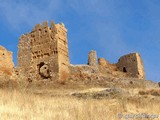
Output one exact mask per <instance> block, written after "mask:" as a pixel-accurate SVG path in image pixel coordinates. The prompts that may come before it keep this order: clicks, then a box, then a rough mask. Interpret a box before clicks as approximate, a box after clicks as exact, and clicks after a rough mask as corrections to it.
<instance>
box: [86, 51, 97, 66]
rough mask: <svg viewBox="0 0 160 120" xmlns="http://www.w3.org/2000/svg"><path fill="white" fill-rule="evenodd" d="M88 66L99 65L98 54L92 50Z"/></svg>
mask: <svg viewBox="0 0 160 120" xmlns="http://www.w3.org/2000/svg"><path fill="white" fill-rule="evenodd" d="M88 65H90V66H95V65H97V53H96V51H94V50H91V51H90V52H89V54H88Z"/></svg>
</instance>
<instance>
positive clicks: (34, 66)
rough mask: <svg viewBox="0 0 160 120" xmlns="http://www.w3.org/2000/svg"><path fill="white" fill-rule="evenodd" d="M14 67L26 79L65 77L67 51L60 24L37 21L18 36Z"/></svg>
mask: <svg viewBox="0 0 160 120" xmlns="http://www.w3.org/2000/svg"><path fill="white" fill-rule="evenodd" d="M18 50H19V51H18V70H19V72H21V73H23V74H26V75H27V77H28V79H36V80H41V79H67V78H68V76H69V65H70V61H69V53H68V40H67V29H66V28H65V26H64V24H63V23H61V24H55V23H54V22H53V21H52V22H51V27H49V26H48V22H44V23H43V24H42V25H41V24H37V25H36V26H35V27H34V29H33V30H32V31H31V32H30V33H27V34H24V35H22V36H21V37H20V39H19V45H18Z"/></svg>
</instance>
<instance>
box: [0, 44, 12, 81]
mask: <svg viewBox="0 0 160 120" xmlns="http://www.w3.org/2000/svg"><path fill="white" fill-rule="evenodd" d="M13 70H14V63H13V61H12V52H10V51H7V50H6V49H5V48H4V47H2V46H0V78H4V77H5V76H7V77H9V78H10V77H11V76H12V73H13Z"/></svg>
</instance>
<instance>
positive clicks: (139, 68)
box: [117, 53, 145, 79]
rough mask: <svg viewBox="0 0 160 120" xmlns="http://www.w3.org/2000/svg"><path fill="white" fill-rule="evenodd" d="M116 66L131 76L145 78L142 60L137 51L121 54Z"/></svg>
mask: <svg viewBox="0 0 160 120" xmlns="http://www.w3.org/2000/svg"><path fill="white" fill-rule="evenodd" d="M117 67H118V69H119V70H121V71H123V72H125V73H129V74H130V75H131V76H132V77H136V78H140V79H145V71H144V66H143V61H142V59H141V56H140V54H138V53H131V54H128V55H125V56H122V57H121V58H120V59H119V61H118V63H117Z"/></svg>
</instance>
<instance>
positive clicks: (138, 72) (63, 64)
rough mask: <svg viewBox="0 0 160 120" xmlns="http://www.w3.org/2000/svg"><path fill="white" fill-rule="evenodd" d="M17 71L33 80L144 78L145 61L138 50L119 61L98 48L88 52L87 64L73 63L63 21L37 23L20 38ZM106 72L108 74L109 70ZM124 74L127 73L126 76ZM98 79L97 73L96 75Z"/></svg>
mask: <svg viewBox="0 0 160 120" xmlns="http://www.w3.org/2000/svg"><path fill="white" fill-rule="evenodd" d="M17 71H18V72H19V74H23V75H25V76H26V78H28V80H29V81H32V80H44V79H45V80H49V79H51V80H62V81H64V80H67V79H68V78H70V77H71V76H73V78H75V76H79V77H81V76H86V77H85V78H90V76H93V75H95V74H96V75H102V73H103V74H107V73H112V75H115V76H116V77H118V76H121V75H124V74H125V75H126V76H130V77H135V78H140V79H145V72H144V67H143V62H142V59H141V57H140V55H139V54H138V53H131V54H128V55H125V56H122V57H121V58H120V59H119V62H118V63H116V64H110V63H109V62H108V61H107V60H106V59H104V58H99V59H98V63H97V54H96V51H93V50H92V51H90V52H89V54H88V64H87V65H71V64H70V60H69V52H68V40H67V29H66V28H65V25H64V24H63V23H61V24H55V23H54V22H51V26H50V27H49V26H48V22H44V23H43V24H42V25H41V24H37V25H36V26H35V27H34V28H33V30H32V31H31V32H30V33H27V34H24V35H22V36H21V37H20V39H19V45H18V66H17ZM105 71H106V72H107V73H106V72H105ZM125 75H124V76H125ZM97 78H98V76H97Z"/></svg>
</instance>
